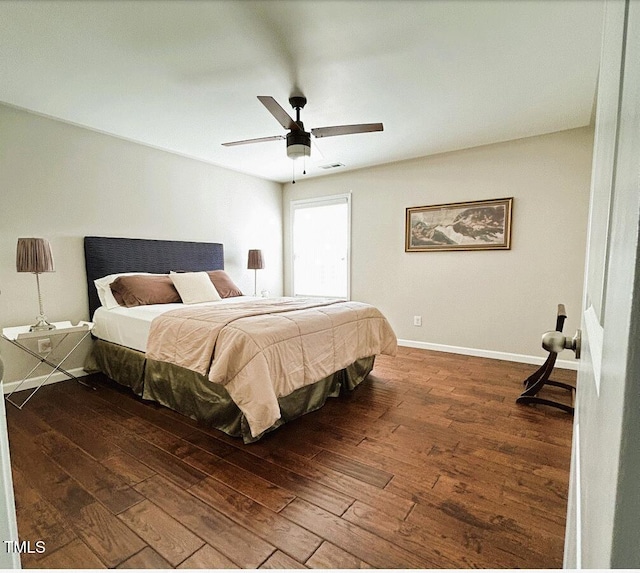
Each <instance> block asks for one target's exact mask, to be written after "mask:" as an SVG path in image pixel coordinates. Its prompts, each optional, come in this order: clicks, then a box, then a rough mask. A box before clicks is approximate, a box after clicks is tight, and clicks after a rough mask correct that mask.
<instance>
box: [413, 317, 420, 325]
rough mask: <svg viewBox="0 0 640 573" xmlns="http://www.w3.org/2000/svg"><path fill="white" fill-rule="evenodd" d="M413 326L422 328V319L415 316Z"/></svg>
mask: <svg viewBox="0 0 640 573" xmlns="http://www.w3.org/2000/svg"><path fill="white" fill-rule="evenodd" d="M413 326H422V317H421V316H414V317H413Z"/></svg>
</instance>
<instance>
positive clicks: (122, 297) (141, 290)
mask: <svg viewBox="0 0 640 573" xmlns="http://www.w3.org/2000/svg"><path fill="white" fill-rule="evenodd" d="M111 292H112V293H113V297H114V298H115V299H116V301H117V303H118V304H119V305H120V306H126V307H132V306H140V305H143V304H168V303H170V302H182V301H181V299H180V295H179V294H178V291H177V290H176V287H174V286H173V282H171V279H170V278H169V275H159V276H158V275H155V276H150V275H129V276H124V277H118V278H117V279H116V280H115V281H113V282H112V283H111Z"/></svg>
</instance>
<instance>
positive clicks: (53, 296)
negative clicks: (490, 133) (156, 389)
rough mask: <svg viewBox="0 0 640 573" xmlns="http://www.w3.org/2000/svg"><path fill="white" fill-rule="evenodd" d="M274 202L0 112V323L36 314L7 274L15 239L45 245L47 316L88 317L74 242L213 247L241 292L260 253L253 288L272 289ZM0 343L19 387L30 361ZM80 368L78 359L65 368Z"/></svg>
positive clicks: (23, 276)
mask: <svg viewBox="0 0 640 573" xmlns="http://www.w3.org/2000/svg"><path fill="white" fill-rule="evenodd" d="M212 145H213V142H212ZM281 204H282V186H281V185H280V184H278V183H272V182H268V181H265V180H262V179H258V178H255V177H250V176H247V175H242V174H239V173H235V172H232V171H229V170H226V169H223V168H220V167H216V166H213V165H209V164H206V163H203V162H199V161H195V160H192V159H188V158H185V157H181V156H178V155H174V154H170V153H166V152H163V151H159V150H156V149H152V148H149V147H145V146H143V145H138V144H136V143H132V142H129V141H125V140H122V139H118V138H115V137H111V136H108V135H104V134H101V133H96V132H93V131H90V130H87V129H82V128H80V127H76V126H73V125H69V124H65V123H62V122H58V121H53V120H51V119H48V118H44V117H40V116H37V115H34V114H30V113H27V112H24V111H21V110H17V109H14V108H10V107H7V106H1V105H0V221H1V225H0V326H2V327H5V326H15V325H20V324H31V323H33V322H34V321H35V320H34V319H35V317H36V315H37V314H38V299H37V290H36V280H35V277H34V276H33V275H32V274H27V273H17V272H16V270H15V251H16V240H17V238H18V237H30V236H33V237H45V238H47V239H49V240H50V242H51V245H52V248H53V253H54V259H55V263H56V272H55V273H47V274H43V275H41V280H40V283H41V287H42V293H43V298H44V305H45V312H46V314H47V316H48V318H49V320H53V321H55V320H72V321H74V322H75V321H78V320H81V319H85V320H86V319H88V318H89V316H88V306H87V305H88V303H87V293H86V278H85V270H84V252H83V237H84V236H85V235H104V236H121V237H138V238H149V239H175V240H189V241H211V242H220V243H223V244H224V249H225V267H226V269H227V272H228V273H229V274H230V276H231V277H232V278H233V280H234V281H236V282H237V284H238V286H239V287H240V288H241V289H243V291H244V292H247V293H252V292H253V271H249V270H247V269H246V265H247V251H248V250H249V249H251V248H260V249H263V252H264V255H265V264H266V268H265V269H264V270H262V271H259V276H258V280H259V287H260V288H264V289H268V290H270V291H271V293H272V294H274V295H279V294H282V272H283V267H282V213H281ZM0 344H2V354H3V356H4V362H5V381H6V382H11V381H15V380H18V379H19V378H21V377H22V375H23V374H24V373H26V372H25V368H26V369H27V370H28V369H29V368H30V364H31V362H30V359H28V357H27V360H25V358H24V357H23V356H22V355H21V354H19V351H17V350H16V349H15V348H13V347H12V346H11V345H9V344H8V343H7V342H5V341H1V342H0ZM82 362H83V356H82V353H80V354H79V355H78V356H77V357H76V359H75V360H74V361H72V362H69V363H68V366H69V368H74V367H79V366H81V365H82ZM39 373H40V372H36V375H37V374H39Z"/></svg>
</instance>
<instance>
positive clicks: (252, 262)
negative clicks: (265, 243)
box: [247, 249, 264, 269]
mask: <svg viewBox="0 0 640 573" xmlns="http://www.w3.org/2000/svg"><path fill="white" fill-rule="evenodd" d="M247 268H248V269H264V261H263V260H262V251H261V250H260V249H251V250H250V251H249V261H248V262H247Z"/></svg>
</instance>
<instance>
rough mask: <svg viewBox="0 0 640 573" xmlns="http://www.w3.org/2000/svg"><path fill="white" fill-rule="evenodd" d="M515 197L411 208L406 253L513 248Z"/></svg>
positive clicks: (407, 218)
mask: <svg viewBox="0 0 640 573" xmlns="http://www.w3.org/2000/svg"><path fill="white" fill-rule="evenodd" d="M512 207H513V197H509V198H507V199H490V200H486V201H468V202H465V203H449V204H445V205H430V206H428V207H407V217H406V227H405V248H404V250H405V251H406V252H414V251H477V250H486V249H510V248H511V209H512Z"/></svg>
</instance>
